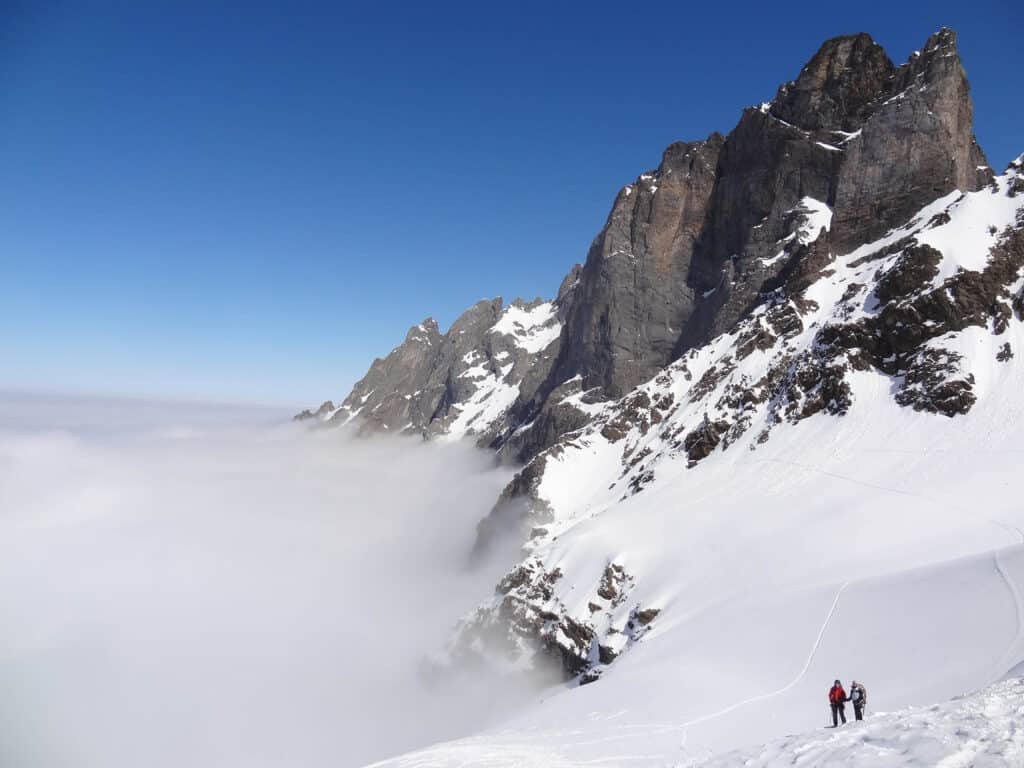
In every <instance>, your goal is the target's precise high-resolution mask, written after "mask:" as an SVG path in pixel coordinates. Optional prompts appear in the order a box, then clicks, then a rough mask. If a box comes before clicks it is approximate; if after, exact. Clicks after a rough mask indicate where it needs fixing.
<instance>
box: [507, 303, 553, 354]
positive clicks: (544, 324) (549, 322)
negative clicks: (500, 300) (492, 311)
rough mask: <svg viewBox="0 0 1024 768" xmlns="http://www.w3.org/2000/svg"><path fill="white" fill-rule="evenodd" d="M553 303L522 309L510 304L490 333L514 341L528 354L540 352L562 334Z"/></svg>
mask: <svg viewBox="0 0 1024 768" xmlns="http://www.w3.org/2000/svg"><path fill="white" fill-rule="evenodd" d="M556 315H557V309H556V308H555V305H554V302H550V301H548V302H544V303H542V304H538V305H537V306H536V307H534V308H533V309H524V308H523V307H520V306H518V305H516V304H510V305H509V306H508V307H507V308H506V309H505V311H504V312H503V313H502V315H501V318H500V319H499V320H498V322H497V323H495V325H494V328H493V329H492V333H503V334H507V335H509V336H511V337H512V338H513V339H515V342H516V346H518V347H520V348H522V349H525V350H526V351H527V352H529V353H530V354H534V353H537V352H541V351H542V350H544V349H546V348H547V347H548V346H549V345H550V344H551V343H552V342H554V341H555V340H556V339H557V338H558V337H559V335H560V334H561V333H562V325H561V323H559V322H558V318H557V317H556Z"/></svg>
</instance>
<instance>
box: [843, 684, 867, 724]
mask: <svg viewBox="0 0 1024 768" xmlns="http://www.w3.org/2000/svg"><path fill="white" fill-rule="evenodd" d="M847 701H852V702H853V715H854V717H856V718H857V719H858V720H863V719H864V707H866V706H867V705H868V692H867V689H866V688H865V687H864V686H863V685H862V684H861V683H858V682H857V681H856V680H854V681H853V682H852V683H850V698H848V699H847Z"/></svg>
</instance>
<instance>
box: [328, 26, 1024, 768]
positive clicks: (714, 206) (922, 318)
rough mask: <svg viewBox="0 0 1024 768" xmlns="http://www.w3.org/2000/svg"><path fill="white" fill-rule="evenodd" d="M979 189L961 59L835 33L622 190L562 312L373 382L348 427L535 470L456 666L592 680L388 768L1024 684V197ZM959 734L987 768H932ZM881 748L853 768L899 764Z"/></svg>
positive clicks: (1003, 748) (691, 760)
mask: <svg viewBox="0 0 1024 768" xmlns="http://www.w3.org/2000/svg"><path fill="white" fill-rule="evenodd" d="M982 160H983V155H982V154H981V150H980V148H978V147H977V145H976V143H975V142H974V139H973V134H972V129H971V106H970V100H969V96H968V90H967V84H966V79H965V76H964V73H963V69H962V67H961V65H960V63H959V58H958V56H957V54H956V48H955V35H954V34H953V33H952V32H951V31H949V30H942V31H940V32H939V33H937V34H936V35H933V36H932V37H931V38H929V40H928V42H927V44H926V45H925V47H924V48H923V49H922V52H920V53H915V54H914V55H913V56H911V58H910V60H909V61H908V62H907V63H906V64H904V65H903V66H901V67H895V66H894V65H893V64H892V63H891V62H890V61H889V60H888V57H887V56H886V55H885V53H884V52H883V51H881V49H880V48H879V47H878V46H877V44H876V43H874V42H873V41H872V40H871V39H870V38H868V37H867V36H866V35H854V36H848V37H844V38H836V39H834V40H830V41H827V42H826V43H825V44H824V45H823V46H822V48H821V50H820V51H819V52H818V54H816V56H815V57H814V58H813V59H812V60H811V62H809V64H808V66H807V67H805V68H804V70H802V72H801V74H800V76H799V77H798V78H797V79H796V80H795V81H793V82H791V83H788V84H786V85H784V86H782V87H781V88H780V89H779V92H778V94H777V96H776V98H775V99H774V100H773V101H772V102H766V103H765V104H763V105H761V107H759V108H750V109H747V110H745V111H744V113H743V117H742V119H741V121H740V124H739V125H738V126H737V128H736V129H735V130H734V131H733V132H732V133H730V135H729V136H728V137H724V138H723V137H722V136H720V135H718V134H714V135H713V136H712V137H709V139H708V140H707V141H705V142H697V143H694V144H682V143H680V144H675V145H672V146H671V147H669V149H668V150H666V152H665V155H664V157H663V160H662V164H661V166H659V168H658V170H657V171H655V172H652V173H649V174H643V175H641V176H640V178H639V180H638V181H637V182H636V183H635V184H633V185H630V186H627V187H625V188H623V189H622V190H621V191H620V192H619V195H618V197H617V198H616V202H615V205H614V207H613V211H612V214H611V215H610V216H609V220H608V222H607V224H606V225H605V229H604V230H602V232H601V234H600V235H599V236H598V238H597V239H596V240H595V242H594V245H593V246H592V247H591V251H590V254H589V256H588V259H587V263H586V265H585V266H584V267H582V268H576V269H574V270H573V272H572V274H570V275H569V276H568V277H567V278H566V280H565V282H564V283H563V286H562V289H561V290H560V291H559V296H558V298H557V299H556V300H555V301H554V302H552V303H545V302H542V301H540V300H538V301H536V302H534V303H533V304H531V305H524V304H522V303H519V304H515V305H513V307H511V308H505V307H504V305H503V304H502V303H501V301H500V300H497V301H495V302H481V303H480V304H478V305H476V307H474V308H473V309H471V310H470V311H469V312H467V313H466V315H464V316H463V317H462V318H460V319H459V320H458V321H457V322H456V323H455V324H454V325H453V327H452V329H450V330H449V331H448V333H447V334H445V335H444V336H442V335H441V334H440V332H439V331H438V329H437V328H436V326H432V325H430V324H429V323H427V324H425V325H424V326H422V327H421V330H422V333H420V334H416V335H415V337H414V334H413V332H410V337H409V339H407V342H406V344H404V345H403V346H402V347H399V348H398V349H396V350H395V351H394V352H393V353H392V355H391V356H389V358H387V359H386V360H383V361H377V362H375V364H374V367H373V368H371V371H370V373H369V374H368V375H367V377H366V378H365V379H364V380H363V381H362V382H360V383H359V384H358V385H357V387H356V389H355V390H354V391H353V393H352V394H351V395H350V396H349V397H348V398H347V399H346V401H345V405H343V406H342V411H341V413H343V414H345V419H346V420H347V419H349V418H351V417H352V415H353V414H357V413H362V412H363V410H365V408H367V407H368V406H371V405H372V408H373V410H372V411H371V412H370V414H371V415H370V417H369V418H368V420H366V421H363V422H361V423H362V424H363V425H364V428H370V427H372V428H374V429H381V428H387V429H393V428H395V427H396V426H401V424H405V423H406V422H405V421H404V419H406V418H407V417H411V420H410V421H409V425H411V426H410V427H409V428H410V429H413V430H416V431H422V432H424V433H426V434H440V435H450V436H463V435H469V434H474V435H476V436H477V437H478V438H480V442H482V443H483V444H485V445H489V446H491V447H493V448H495V449H497V450H498V451H499V455H500V456H501V457H502V458H504V459H506V460H519V461H522V462H524V466H523V467H522V469H521V470H520V472H519V473H518V474H517V475H516V477H515V478H514V479H513V481H512V482H511V483H510V484H509V486H508V487H507V488H506V489H505V491H504V492H503V494H502V496H501V498H500V499H499V500H498V503H497V504H496V505H495V506H494V508H493V509H492V510H491V512H490V514H489V515H488V516H487V518H486V519H485V520H484V521H483V522H482V523H481V525H480V528H479V535H478V541H477V547H476V550H477V552H482V551H485V550H486V549H487V547H488V546H489V545H490V543H491V542H492V541H493V540H494V539H495V538H496V536H498V535H499V534H501V533H502V532H507V531H508V530H510V529H511V530H516V529H519V530H521V531H522V533H523V537H524V541H525V545H524V552H523V560H522V561H521V562H520V563H519V564H518V565H517V566H515V567H514V568H513V569H512V570H511V571H509V572H508V573H507V574H506V575H505V577H504V578H503V579H502V580H501V581H500V582H499V584H498V585H497V588H496V589H495V591H494V593H493V594H492V595H491V596H490V597H488V598H486V599H484V600H483V601H482V602H481V604H480V605H479V606H478V607H477V609H476V610H475V611H473V612H471V613H469V614H468V615H467V616H466V618H465V619H464V620H463V622H462V623H461V624H460V626H459V628H458V629H457V631H456V632H455V634H454V636H453V638H452V640H451V643H450V644H449V647H448V648H447V649H446V654H447V656H448V657H449V658H451V659H454V660H460V661H465V660H467V659H468V660H474V659H477V658H478V657H486V658H488V659H493V658H495V657H498V658H500V659H502V660H503V664H504V665H505V666H506V667H509V668H512V669H517V668H529V667H531V666H532V665H534V664H535V663H537V662H538V660H540V659H552V658H553V659H555V660H556V661H557V662H558V663H559V664H560V665H561V667H562V670H563V673H564V676H565V679H566V681H567V685H566V686H565V687H564V688H562V689H559V690H555V691H552V693H551V695H550V696H548V697H547V698H546V699H545V700H544V701H543V702H541V703H539V704H538V705H537V706H536V707H534V708H533V709H532V710H531V711H530V712H528V713H527V714H525V715H523V716H520V717H518V718H517V719H516V720H515V721H512V722H509V723H507V724H506V725H505V726H504V727H503V728H501V729H498V730H495V731H491V732H488V733H484V734H479V735H476V736H473V737H470V738H468V739H465V740H462V741H456V742H453V743H450V744H447V745H440V746H438V747H436V748H434V749H431V750H427V751H425V752H420V753H416V754H413V755H410V756H407V757H404V758H399V759H396V760H395V761H393V762H391V763H388V765H394V766H426V765H430V766H469V765H474V766H501V765H601V764H604V765H625V764H629V765H641V766H668V765H692V764H696V763H699V762H700V761H702V760H706V759H708V758H710V757H712V756H713V755H715V754H719V753H722V752H725V751H728V750H732V749H736V748H738V747H744V746H746V745H751V744H759V743H764V742H768V741H770V740H772V739H773V738H777V737H779V736H780V735H783V734H787V733H800V732H805V731H808V730H810V729H814V728H815V727H817V726H819V725H820V724H822V723H823V722H824V719H825V717H826V715H827V709H828V707H827V700H826V692H827V689H828V687H829V684H830V683H831V681H832V680H833V679H834V678H836V677H842V678H843V679H844V681H846V682H848V681H849V679H850V678H856V679H859V680H862V681H864V682H865V683H866V684H867V686H868V689H869V691H870V695H869V701H870V706H871V707H872V708H876V707H877V708H878V709H883V710H886V711H891V710H896V709H900V708H905V707H912V706H922V705H930V704H933V703H935V702H939V701H945V700H948V699H950V698H952V697H955V696H958V695H961V694H964V693H967V692H971V691H977V690H980V689H982V688H984V687H985V686H988V685H990V684H992V683H993V682H995V681H998V680H1000V679H1002V678H1003V677H1004V676H1005V675H1006V674H1007V672H1008V671H1010V670H1012V669H1013V668H1015V667H1016V666H1017V665H1018V664H1019V663H1020V662H1021V661H1022V659H1024V640H1022V637H1024V625H1022V616H1024V607H1022V605H1021V592H1022V589H1024V588H1022V587H1021V585H1022V584H1024V533H1022V528H1024V510H1022V509H1021V507H1020V505H1019V502H1018V498H1017V497H1018V494H1016V493H1015V491H1014V489H1013V486H1012V485H1011V483H1012V482H1013V479H1014V477H1015V473H1016V471H1017V467H1018V466H1019V463H1020V459H1021V455H1022V454H1024V437H1022V436H1021V433H1020V430H1019V428H1018V424H1019V423H1020V419H1021V417H1022V415H1024V413H1022V410H1024V397H1022V395H1021V393H1022V392H1024V367H1022V365H1021V353H1022V350H1024V322H1022V321H1024V176H1022V164H1021V161H1020V160H1018V161H1016V162H1015V163H1014V164H1012V165H1011V167H1010V168H1008V169H1007V170H1006V172H1005V173H1004V174H1002V175H999V176H995V175H993V173H992V172H991V170H990V169H988V167H987V166H986V165H984V164H983V162H981V161H982ZM794 179H798V180H799V183H797V182H795V181H794ZM516 355H518V356H516ZM382 382H384V383H386V384H387V386H386V387H384V389H383V390H382V389H381V383H382ZM424 382H426V383H424ZM406 388H408V389H412V388H415V390H414V391H413V392H412V394H409V393H405V394H403V393H404V392H405V389H406ZM381 391H385V392H387V395H386V396H387V397H390V398H392V399H393V398H394V397H395V395H394V394H393V393H395V392H396V391H397V392H398V396H399V397H402V398H404V399H405V400H409V401H412V402H413V403H419V404H420V405H418V406H416V407H418V408H419V409H420V410H419V412H417V413H411V414H410V413H407V412H406V411H407V410H408V409H406V410H403V408H404V406H402V407H398V408H396V407H394V403H392V402H391V401H381V400H377V401H376V402H375V400H376V399H377V398H379V397H381V396H380V395H378V394H375V393H377V392H381ZM424 392H430V393H431V394H430V395H429V397H428V398H427V399H426V400H424V394H423V393H424ZM406 394H408V395H409V396H408V397H406ZM423 403H427V404H428V405H429V407H426V408H424V406H423V405H422V404H423ZM326 405H327V404H325V408H322V409H321V410H322V414H321V415H323V414H324V413H328V414H329V413H330V411H331V409H326ZM398 405H399V406H401V402H399V403H398ZM427 411H429V412H430V416H429V418H426V419H423V418H421V416H422V414H425V413H426V412H427ZM374 413H377V415H374ZM310 415H312V414H310ZM1015 690H1016V689H1013V688H1012V684H1010V683H1007V684H1005V685H1004V686H1003V687H1002V688H998V689H993V691H992V692H990V693H987V694H984V696H990V697H991V696H994V697H996V698H1000V697H1002V698H1000V700H1002V699H1006V700H1007V701H1010V703H1009V704H1007V706H1011V707H1012V706H1015V705H1014V704H1013V703H1012V699H1013V696H1016V695H1018V694H1019V692H1018V693H1014V691H1015ZM1007 697H1009V698H1007ZM986 700H987V699H984V698H983V697H982V698H976V699H971V700H969V701H986ZM971 706H974V705H971V704H963V705H962V706H961V704H951V705H949V707H950V709H949V713H950V714H949V718H948V719H947V721H945V722H947V723H952V722H953V721H954V720H955V719H956V718H958V717H961V716H962V717H964V718H969V717H970V712H971V711H972V710H970V707H971ZM978 706H983V705H978ZM993 706H995V705H993ZM957 707H960V709H957ZM872 711H873V710H872ZM906 717H907V718H910V721H911V722H918V721H919V720H921V719H923V717H922V716H919V715H910V714H908V715H907V716H906ZM914 718H917V720H914ZM892 722H893V723H895V722H896V721H895V719H893V720H892ZM856 727H857V728H860V729H861V731H862V732H865V733H872V732H874V731H873V730H872V729H876V728H877V730H878V731H879V733H881V732H882V731H884V730H885V729H886V728H888V727H889V726H886V725H885V724H884V723H882V722H881V721H879V724H878V725H877V727H876V726H875V725H874V724H871V725H869V726H856ZM893 727H895V726H893ZM964 727H965V728H966V729H967V730H965V731H964V733H965V734H969V733H970V728H969V726H967V725H965V726H964ZM851 733H853V731H852V728H851ZM979 733H980V734H981V735H982V736H984V735H985V734H988V737H989V738H992V739H997V737H998V739H997V740H999V743H998V744H991V745H990V744H983V745H982V747H983V749H981V751H980V752H979V754H983V753H984V751H985V750H986V749H989V747H990V746H991V748H992V749H991V750H990V751H989V756H990V757H991V759H992V760H996V761H998V760H999V759H1007V760H1009V759H1010V758H1011V757H1012V755H1013V754H1015V753H1014V752H1013V751H1012V750H1013V749H1014V748H1015V747H1014V744H1015V739H1017V736H1016V734H1015V732H1012V731H1011V732H1009V733H1007V734H1003V735H999V734H997V733H996V731H995V730H991V729H990V730H988V731H979ZM1000 733H1001V732H1000ZM886 734H888V735H880V736H879V737H878V738H879V739H882V740H885V739H889V740H892V739H895V740H897V741H898V740H899V738H900V737H899V735H898V734H897V735H895V736H893V735H892V734H891V733H890V732H888V731H887V732H886ZM942 734H947V735H949V734H952V738H953V742H951V743H950V744H949V745H948V746H949V749H950V750H951V751H950V752H949V753H948V754H947V755H946V756H948V757H949V759H950V761H951V762H949V763H948V765H954V764H960V763H957V762H956V761H957V760H961V758H960V757H955V756H954V753H956V751H957V750H960V751H961V753H962V754H967V752H964V751H963V750H969V749H973V747H971V746H970V744H969V741H970V738H969V737H968V736H967V735H963V736H962V737H957V736H956V727H955V726H949V727H948V728H946V729H945V730H943V726H941V725H937V726H936V730H935V731H934V733H932V734H931V735H926V734H921V741H920V743H919V744H917V745H916V746H913V749H918V753H914V752H913V751H912V749H911V746H908V748H907V751H906V753H905V754H904V757H906V759H907V761H910V760H912V759H919V760H927V759H931V758H929V757H919V755H938V756H939V757H938V758H936V759H940V758H942V757H943V755H942V754H940V752H938V751H936V749H937V747H935V746H934V743H937V741H936V740H941V739H942V738H943V736H942ZM837 738H840V737H839V736H837ZM841 738H842V739H846V740H851V741H852V740H855V739H856V737H855V736H850V737H847V736H845V735H843V736H842V737H841ZM871 738H873V737H865V738H864V740H863V743H862V744H860V746H857V747H856V749H857V750H860V751H859V754H860V755H861V756H862V757H863V758H864V761H863V762H861V763H857V764H864V765H873V764H878V765H889V764H892V762H891V760H893V759H899V758H898V757H896V758H894V757H893V754H892V753H890V752H885V751H884V750H881V749H880V748H879V750H877V754H876V753H871V754H869V752H868V751H866V750H868V749H869V747H871V745H872V743H873V742H872V741H871ZM979 738H980V737H979ZM929 739H931V740H932V741H928V740H929ZM957 739H959V740H957ZM933 742H934V743H933ZM836 743H838V742H836ZM850 748H851V749H854V748H855V747H854V746H852V745H851V747H850ZM828 749H829V747H828V746H827V744H825V745H824V746H822V745H820V744H818V742H816V741H815V740H814V738H813V737H809V739H808V740H807V741H806V748H805V742H804V741H802V740H800V739H796V740H793V741H791V742H789V743H788V744H783V745H782V746H773V747H769V748H768V751H764V752H762V751H758V749H754V750H753V751H752V752H749V754H750V755H752V756H753V757H750V759H752V760H753V759H762V758H763V761H764V762H762V763H755V764H765V765H769V764H771V765H774V764H778V763H777V762H772V761H773V760H778V761H789V762H786V763H785V764H791V763H792V761H793V760H794V759H796V758H798V757H799V756H800V755H803V754H805V752H806V754H807V755H808V756H809V757H808V759H809V760H812V762H809V763H807V764H811V765H814V764H825V763H824V762H819V763H815V762H813V760H818V759H819V757H817V756H818V755H820V756H821V757H820V760H822V761H827V759H828V758H827V757H826V756H827V755H828V754H829V753H828V751H827V750H828ZM772 750H775V751H774V752H773V751H772ZM992 750H995V751H992ZM876 758H877V759H876ZM723 759H725V760H728V759H730V758H723ZM735 759H736V760H741V759H744V758H740V757H735ZM980 759H981V758H979V760H980ZM872 760H873V761H874V762H872ZM886 760H890V762H885V761H886ZM969 762H970V760H969V759H968V760H967V763H964V764H969ZM723 764H729V763H723ZM796 764H802V763H800V762H797V763H796ZM911 764H912V763H911ZM978 764H982V763H978ZM996 764H998V762H997V763H996Z"/></svg>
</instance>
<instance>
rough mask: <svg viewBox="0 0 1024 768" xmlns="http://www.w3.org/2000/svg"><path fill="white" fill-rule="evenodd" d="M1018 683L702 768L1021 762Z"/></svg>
mask: <svg viewBox="0 0 1024 768" xmlns="http://www.w3.org/2000/svg"><path fill="white" fill-rule="evenodd" d="M1022 717H1024V680H1022V679H1020V678H1017V677H1014V678H1011V679H1008V680H1006V681H1003V682H1000V683H998V684H996V685H993V686H991V687H990V688H987V689H986V690H984V691H982V692H980V693H976V694H973V695H970V696H965V697H962V698H958V699H955V700H953V701H948V702H944V703H942V704H934V705H932V706H929V707H914V708H911V709H906V710H902V711H899V712H890V713H880V714H878V715H872V716H869V717H868V718H866V719H865V720H864V721H863V722H860V723H858V722H852V721H851V722H850V723H849V724H848V725H846V726H843V727H840V728H839V729H837V730H834V731H833V730H824V731H820V732H817V733H814V734H801V735H797V736H788V737H786V738H784V739H779V740H777V741H773V742H771V743H769V744H768V745H766V746H765V747H763V748H755V749H751V750H743V751H740V752H732V753H729V754H726V755H722V756H720V757H718V758H715V759H712V760H710V761H707V762H705V763H703V764H702V768H731V767H732V766H744V767H745V768H781V766H793V765H797V766H802V768H856V767H857V766H863V767H865V768H867V767H869V766H870V767H871V768H886V767H887V766H893V767H895V766H902V767H904V768H935V766H938V767H939V768H968V767H969V766H976V767H977V768H983V767H985V766H988V767H990V768H999V767H1001V766H1019V765H1024V729H1022V728H1021V725H1020V723H1021V718H1022Z"/></svg>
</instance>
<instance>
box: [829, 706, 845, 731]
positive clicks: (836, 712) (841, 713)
mask: <svg viewBox="0 0 1024 768" xmlns="http://www.w3.org/2000/svg"><path fill="white" fill-rule="evenodd" d="M840 717H841V718H843V725H846V705H845V704H843V703H842V702H840V703H839V704H836V703H835V702H833V703H832V726H833V727H836V728H838V727H839V718H840Z"/></svg>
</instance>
